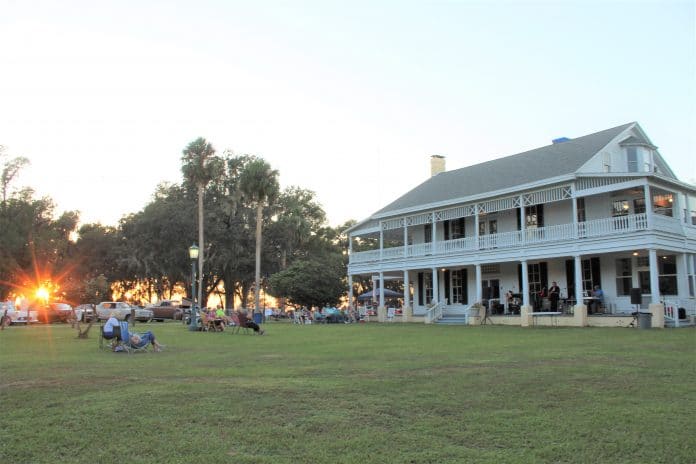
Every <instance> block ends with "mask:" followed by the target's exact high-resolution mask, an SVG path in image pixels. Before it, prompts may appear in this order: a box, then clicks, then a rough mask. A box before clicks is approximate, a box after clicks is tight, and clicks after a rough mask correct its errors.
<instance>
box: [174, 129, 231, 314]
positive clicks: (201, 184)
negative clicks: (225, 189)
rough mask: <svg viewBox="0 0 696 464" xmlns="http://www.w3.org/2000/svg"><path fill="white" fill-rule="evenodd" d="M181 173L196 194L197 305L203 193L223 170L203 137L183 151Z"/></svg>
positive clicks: (200, 299)
mask: <svg viewBox="0 0 696 464" xmlns="http://www.w3.org/2000/svg"><path fill="white" fill-rule="evenodd" d="M181 162H182V163H183V164H182V166H181V172H182V173H183V174H184V178H185V179H186V180H187V181H188V182H190V183H191V184H193V185H195V186H196V188H197V193H198V247H199V250H200V251H199V254H198V282H199V285H198V304H199V305H202V304H203V286H202V285H201V283H202V282H203V255H204V254H205V246H204V243H205V242H204V241H203V238H204V237H203V216H204V215H203V192H204V190H205V186H206V185H207V184H208V182H210V181H211V180H212V179H213V178H214V177H215V176H216V175H219V174H220V171H221V169H224V164H223V162H222V160H221V159H220V158H218V157H217V156H215V149H214V148H213V146H212V145H211V144H210V143H208V142H207V141H206V140H205V139H204V138H203V137H199V138H197V139H196V140H194V141H193V142H191V143H189V144H188V146H187V147H186V149H184V151H183V155H182V157H181ZM191 298H194V299H195V298H196V295H191Z"/></svg>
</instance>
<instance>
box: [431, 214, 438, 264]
mask: <svg viewBox="0 0 696 464" xmlns="http://www.w3.org/2000/svg"><path fill="white" fill-rule="evenodd" d="M432 229H433V230H432V240H430V241H431V242H432V243H433V249H432V253H433V254H435V240H436V239H437V230H436V229H437V222H436V221H435V211H433V227H432Z"/></svg>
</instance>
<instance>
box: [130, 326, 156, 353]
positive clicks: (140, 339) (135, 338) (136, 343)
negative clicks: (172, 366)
mask: <svg viewBox="0 0 696 464" xmlns="http://www.w3.org/2000/svg"><path fill="white" fill-rule="evenodd" d="M148 343H151V344H152V349H153V350H155V353H159V352H160V351H162V348H163V346H162V345H161V344H160V343H159V342H158V341H157V340H156V339H155V334H153V333H152V332H151V331H149V330H148V331H147V332H144V333H131V334H130V344H131V346H133V347H134V348H145V347H146V346H147V344H148Z"/></svg>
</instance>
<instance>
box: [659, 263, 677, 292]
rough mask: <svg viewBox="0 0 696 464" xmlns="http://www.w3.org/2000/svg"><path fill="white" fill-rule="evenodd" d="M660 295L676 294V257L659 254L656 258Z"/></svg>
mask: <svg viewBox="0 0 696 464" xmlns="http://www.w3.org/2000/svg"><path fill="white" fill-rule="evenodd" d="M657 268H658V276H659V277H658V282H659V288H660V295H676V294H677V257H676V256H674V255H667V256H660V257H658V259H657Z"/></svg>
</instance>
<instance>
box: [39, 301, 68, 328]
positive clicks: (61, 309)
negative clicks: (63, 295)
mask: <svg viewBox="0 0 696 464" xmlns="http://www.w3.org/2000/svg"><path fill="white" fill-rule="evenodd" d="M33 309H34V310H35V311H36V312H37V316H38V319H39V322H42V323H44V324H52V323H54V322H66V321H68V320H69V319H70V318H71V317H72V306H70V305H69V304H66V303H51V304H46V305H40V306H35V307H34V308H33Z"/></svg>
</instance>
